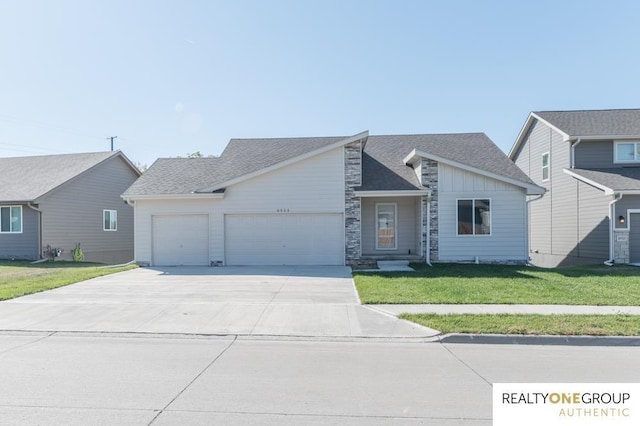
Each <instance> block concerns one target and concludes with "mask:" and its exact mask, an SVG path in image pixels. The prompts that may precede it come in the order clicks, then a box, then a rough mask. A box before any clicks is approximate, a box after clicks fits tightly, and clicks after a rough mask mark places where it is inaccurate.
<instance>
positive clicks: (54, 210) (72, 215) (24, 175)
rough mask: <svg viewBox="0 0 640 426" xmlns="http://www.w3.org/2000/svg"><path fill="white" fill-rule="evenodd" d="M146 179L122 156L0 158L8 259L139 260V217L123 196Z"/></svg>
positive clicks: (0, 216) (0, 211)
mask: <svg viewBox="0 0 640 426" xmlns="http://www.w3.org/2000/svg"><path fill="white" fill-rule="evenodd" d="M139 176H140V172H139V171H138V169H137V168H136V167H135V166H134V165H133V164H132V163H131V162H130V161H129V160H128V159H127V157H126V156H125V155H124V154H123V153H122V152H120V151H115V152H96V153H83V154H65V155H45V156H31V157H14V158H0V259H28V260H36V259H40V258H43V257H46V256H48V255H49V254H52V253H53V254H56V255H58V254H59V256H57V257H56V259H66V260H70V259H71V258H72V257H71V254H72V250H73V249H74V248H75V247H76V245H77V244H78V243H79V244H80V248H81V249H82V251H83V252H84V257H85V260H86V261H93V262H101V263H112V264H113V263H123V262H128V261H131V260H133V209H132V208H131V207H130V206H129V205H127V204H126V203H124V202H123V201H122V198H120V194H122V192H123V191H124V190H126V189H127V188H128V187H129V186H131V184H133V182H134V181H135V180H136V179H137V178H138V177H139Z"/></svg>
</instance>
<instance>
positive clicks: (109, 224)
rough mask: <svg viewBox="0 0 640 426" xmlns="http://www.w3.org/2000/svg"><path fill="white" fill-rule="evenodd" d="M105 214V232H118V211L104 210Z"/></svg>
mask: <svg viewBox="0 0 640 426" xmlns="http://www.w3.org/2000/svg"><path fill="white" fill-rule="evenodd" d="M103 214H104V221H103V223H104V228H103V229H104V230H105V231H117V230H118V212H117V211H116V210H103Z"/></svg>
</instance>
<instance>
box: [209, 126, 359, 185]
mask: <svg viewBox="0 0 640 426" xmlns="http://www.w3.org/2000/svg"><path fill="white" fill-rule="evenodd" d="M368 137H369V131H368V130H365V131H364V132H361V133H358V134H356V135H353V136H350V137H348V138H346V139H342V140H340V141H338V142H336V143H333V144H331V145H327V146H325V147H323V148H320V149H316V150H315V151H311V152H307V153H306V154H303V155H299V156H298V157H294V158H291V159H289V160H286V161H282V162H280V163H277V164H274V165H273V166H269V167H266V168H264V169H260V170H257V171H255V172H253V173H248V174H246V175H242V176H239V177H237V178H235V179H231V180H228V181H226V182H222V183H221V184H219V185H217V186H215V187H211V188H202V189H199V190H198V193H201V192H212V191H216V190H218V189H220V188H226V187H228V186H230V185H234V184H236V183H239V182H244V181H245V180H249V179H253V178H254V177H257V176H261V175H264V174H266V173H270V172H272V171H274V170H278V169H281V168H283V167H287V166H289V165H291V164H293V163H297V162H298V161H302V160H306V159H307V158H311V157H315V156H316V155H320V154H324V153H325V152H329V151H331V150H332V149H336V148H340V147H342V146H345V145H348V144H350V143H352V142H357V141H359V140H362V139H365V140H366V139H367V138H368Z"/></svg>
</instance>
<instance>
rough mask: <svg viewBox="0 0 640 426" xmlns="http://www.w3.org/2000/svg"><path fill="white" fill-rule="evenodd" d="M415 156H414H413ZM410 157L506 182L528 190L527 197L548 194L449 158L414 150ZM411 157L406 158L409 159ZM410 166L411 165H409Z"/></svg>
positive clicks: (539, 189) (538, 187)
mask: <svg viewBox="0 0 640 426" xmlns="http://www.w3.org/2000/svg"><path fill="white" fill-rule="evenodd" d="M412 154H413V155H412ZM409 156H411V158H410V159H409V161H414V158H413V157H424V158H429V159H431V160H434V161H437V162H438V163H442V164H446V165H448V166H452V167H457V168H458V169H462V170H466V171H468V172H471V173H475V174H477V175H480V176H485V177H488V178H491V179H495V180H498V181H500V182H505V183H508V184H511V185H514V186H517V187H519V188H524V189H526V190H527V195H540V194H544V193H545V192H546V190H545V189H544V188H542V187H540V186H538V185H531V184H528V183H526V182H522V181H519V180H517V179H512V178H509V177H506V176H502V175H499V174H496V173H493V172H489V171H487V170H482V169H479V168H477V167H473V166H469V165H467V164H462V163H458V162H457V161H453V160H449V159H447V158H442V157H440V156H438V155H433V154H428V153H426V152H424V151H418V150H415V149H414V150H413V151H412V153H411V154H409ZM409 156H407V157H405V159H406V158H409ZM407 164H410V163H407Z"/></svg>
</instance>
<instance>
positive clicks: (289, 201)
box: [135, 147, 344, 263]
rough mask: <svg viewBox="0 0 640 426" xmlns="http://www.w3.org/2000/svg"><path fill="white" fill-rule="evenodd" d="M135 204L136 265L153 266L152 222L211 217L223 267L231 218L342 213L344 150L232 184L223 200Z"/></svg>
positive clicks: (213, 247)
mask: <svg viewBox="0 0 640 426" xmlns="http://www.w3.org/2000/svg"><path fill="white" fill-rule="evenodd" d="M135 203H136V253H135V259H136V261H137V262H142V263H145V262H151V250H152V245H151V238H152V232H151V218H152V216H153V215H162V214H173V215H175V214H207V215H209V221H210V222H209V223H210V227H209V232H210V236H209V245H210V247H209V253H210V261H212V262H224V261H225V258H224V252H225V250H224V241H225V239H224V229H225V226H224V219H225V215H226V214H256V213H265V214H267V213H284V214H286V213H341V214H343V213H344V154H343V148H342V147H340V148H336V149H333V150H331V151H328V152H325V153H322V154H318V155H316V156H313V157H310V158H307V159H304V160H301V161H298V162H295V163H293V164H290V165H288V166H285V167H282V168H279V169H276V170H273V171H271V172H268V173H265V174H262V175H259V176H256V177H254V178H251V179H248V180H246V181H242V182H239V183H236V184H233V185H230V186H228V187H227V188H226V190H225V193H224V198H222V199H211V198H209V199H207V198H202V199H173V200H170V199H166V200H136V202H135Z"/></svg>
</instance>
